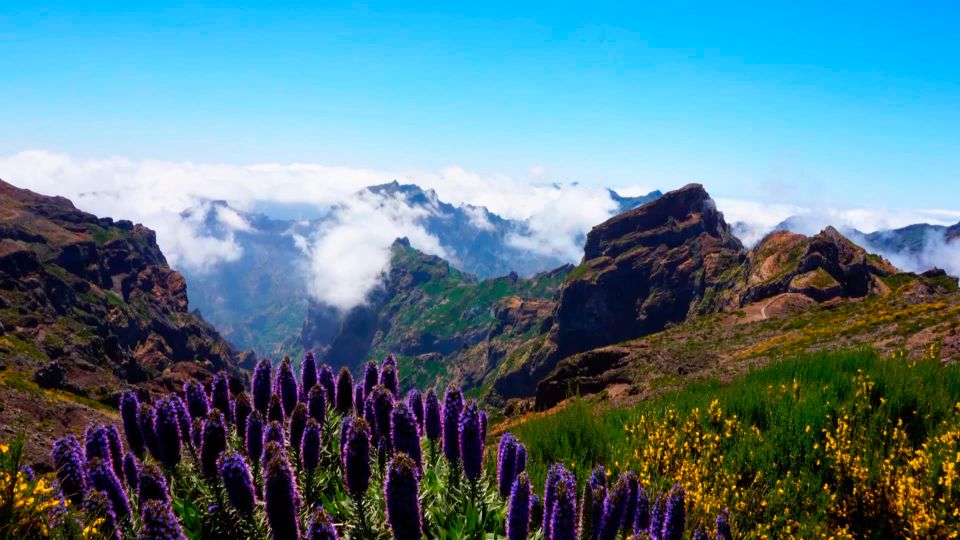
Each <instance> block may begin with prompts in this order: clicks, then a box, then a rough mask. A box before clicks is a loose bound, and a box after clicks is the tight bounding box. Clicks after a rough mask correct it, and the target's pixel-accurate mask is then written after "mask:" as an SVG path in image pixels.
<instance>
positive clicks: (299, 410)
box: [290, 403, 309, 454]
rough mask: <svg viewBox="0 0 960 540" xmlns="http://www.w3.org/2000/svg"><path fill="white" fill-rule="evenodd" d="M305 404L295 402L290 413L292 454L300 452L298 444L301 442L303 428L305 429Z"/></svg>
mask: <svg viewBox="0 0 960 540" xmlns="http://www.w3.org/2000/svg"><path fill="white" fill-rule="evenodd" d="M307 418H309V417H308V416H307V406H306V405H305V404H303V403H297V406H296V407H294V408H293V412H292V413H291V414H290V447H291V448H293V452H294V454H299V453H300V444H301V443H302V442H303V430H305V429H307Z"/></svg>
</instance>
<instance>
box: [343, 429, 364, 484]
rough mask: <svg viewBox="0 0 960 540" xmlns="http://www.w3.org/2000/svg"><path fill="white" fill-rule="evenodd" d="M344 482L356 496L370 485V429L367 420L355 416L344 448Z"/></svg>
mask: <svg viewBox="0 0 960 540" xmlns="http://www.w3.org/2000/svg"><path fill="white" fill-rule="evenodd" d="M343 454H344V456H343V464H344V484H346V486H347V491H348V492H349V493H350V495H351V496H353V497H354V498H357V497H361V496H362V495H363V494H364V493H366V492H367V488H369V487H370V430H369V428H368V426H367V421H366V420H364V419H362V418H354V419H353V425H352V426H351V427H350V430H349V433H347V440H346V444H345V445H344V449H343Z"/></svg>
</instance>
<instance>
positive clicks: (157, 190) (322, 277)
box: [0, 150, 613, 307]
mask: <svg viewBox="0 0 960 540" xmlns="http://www.w3.org/2000/svg"><path fill="white" fill-rule="evenodd" d="M0 177H2V178H4V179H5V180H7V181H10V182H13V183H14V184H16V185H18V186H21V187H26V188H29V189H32V190H34V191H37V192H40V193H45V194H51V195H52V194H56V195H62V196H65V197H67V198H69V199H70V200H72V201H73V202H74V203H75V204H76V205H77V206H78V207H79V208H81V209H83V210H86V211H89V212H92V213H94V214H97V215H100V216H111V217H115V218H124V219H131V220H133V221H137V222H141V223H144V224H145V225H147V226H149V227H151V228H153V229H154V230H156V231H157V241H158V242H159V244H160V247H161V248H162V249H163V251H164V254H165V255H166V256H167V258H168V260H169V261H170V264H171V265H172V266H174V267H176V268H181V269H186V270H193V271H207V270H210V269H211V268H213V267H215V266H216V265H217V264H219V263H221V262H224V261H233V260H236V259H237V258H238V257H240V256H241V255H242V250H241V248H240V246H239V245H238V244H237V242H236V239H235V237H234V233H235V232H240V231H247V232H249V231H250V224H249V223H246V221H245V220H244V219H243V218H242V216H241V215H239V214H237V213H236V212H233V211H231V210H229V209H222V211H221V209H219V208H218V209H217V211H216V218H217V220H218V221H219V222H220V223H221V224H222V225H223V226H224V228H225V229H226V230H227V233H226V234H225V235H223V236H222V237H214V236H210V235H208V234H207V233H205V232H204V230H203V228H202V222H201V216H204V215H206V214H207V212H206V211H203V210H204V209H206V210H209V207H205V208H204V207H203V205H205V204H207V203H208V202H209V201H214V200H225V201H227V202H228V203H229V205H230V206H231V207H232V208H237V209H240V210H244V209H249V208H252V207H254V205H255V204H257V203H265V202H266V203H295V204H309V205H313V206H315V207H318V208H330V207H332V206H342V207H343V209H345V213H343V214H342V215H341V216H340V217H339V218H338V221H337V226H336V227H335V229H333V230H331V231H326V232H323V234H322V235H321V236H319V237H317V236H315V235H304V234H302V232H301V233H298V234H299V236H300V237H299V238H298V237H294V241H295V242H299V244H298V245H300V247H301V248H302V249H303V250H304V251H305V252H309V253H311V254H312V257H313V258H312V259H311V261H312V262H311V268H312V269H313V271H314V279H313V282H312V283H311V284H310V290H311V291H312V293H313V294H314V295H315V296H317V297H318V298H320V299H322V300H327V299H330V300H331V303H333V304H334V305H339V306H341V307H346V306H347V304H349V303H350V302H351V301H358V300H357V299H359V298H362V297H364V296H365V295H366V293H367V292H369V286H370V283H373V282H375V279H374V278H371V277H370V275H371V274H370V273H369V272H367V273H364V274H363V275H364V276H365V277H364V278H363V279H360V277H359V276H357V279H355V280H346V279H345V278H346V277H349V276H340V275H339V274H338V273H337V271H338V269H333V270H323V268H321V266H324V265H332V264H334V262H335V261H339V262H340V267H339V268H344V266H346V267H348V268H349V265H344V261H351V260H352V257H354V255H355V253H357V252H358V250H360V251H363V250H370V252H371V253H370V255H371V257H373V258H372V259H371V261H372V262H370V268H373V267H376V268H377V269H378V270H382V269H383V268H384V267H383V264H381V263H382V262H383V253H384V249H385V246H389V241H392V240H393V239H394V238H395V237H397V236H408V237H410V241H411V243H412V244H413V245H414V247H417V248H418V249H422V250H424V251H427V252H431V253H438V252H440V251H441V250H440V249H439V244H438V243H437V241H436V240H435V239H433V238H432V237H430V236H429V235H428V234H426V232H425V229H423V228H422V227H421V226H419V224H418V219H420V217H419V216H410V215H406V214H403V213H402V212H401V211H400V209H398V208H397V207H396V204H395V203H389V204H384V205H383V207H382V208H380V207H379V206H378V205H380V204H381V203H372V202H371V201H369V200H365V199H363V198H361V199H360V200H358V199H357V196H356V194H357V192H358V191H360V190H362V188H364V187H366V186H370V185H374V184H381V183H385V182H388V181H390V180H391V179H394V178H396V179H399V180H401V181H402V182H408V183H416V184H418V185H419V186H421V187H422V188H424V189H427V190H429V189H434V190H435V191H436V192H437V195H438V197H439V198H440V199H441V200H443V201H445V202H449V203H452V204H454V205H465V204H473V205H476V206H485V207H487V208H488V209H489V210H490V211H491V212H493V213H496V214H499V215H500V216H502V217H505V218H509V219H518V220H529V225H530V226H529V230H528V231H526V232H525V233H524V234H522V235H517V236H515V237H513V238H511V242H513V243H514V244H515V245H517V246H518V247H523V248H525V249H530V250H531V251H532V252H534V253H537V254H550V255H558V256H561V257H564V258H566V259H567V260H570V261H573V262H575V261H577V260H578V259H579V258H580V256H581V253H582V252H581V247H582V246H581V245H580V239H581V238H582V236H583V234H584V233H585V232H586V231H588V230H589V229H590V227H591V226H593V225H595V224H597V223H600V222H601V221H603V220H605V219H606V218H607V217H609V216H610V214H611V213H612V211H613V203H612V202H611V201H610V200H609V197H608V196H607V194H606V191H605V190H604V189H602V188H591V187H585V186H580V185H563V186H556V185H553V184H543V183H541V182H540V181H539V180H536V179H532V178H531V179H518V178H513V177H510V176H508V175H504V174H497V173H494V174H480V173H476V172H472V171H468V170H466V169H464V168H462V167H459V166H455V165H454V166H449V167H445V168H443V169H440V170H437V171H407V172H404V171H378V170H373V169H361V168H348V167H335V166H325V165H318V164H308V163H293V164H279V163H260V164H253V165H233V164H216V163H214V164H204V163H194V162H187V161H184V162H174V161H162V160H150V159H148V160H132V159H127V158H123V157H111V158H106V159H87V158H75V157H72V156H68V155H65V154H59V153H54V152H49V151H46V150H29V151H25V152H20V153H17V154H13V155H9V156H5V157H0ZM434 202H436V201H434ZM374 207H376V208H379V210H380V211H379V212H370V211H369V210H370V209H371V208H374ZM191 208H193V209H198V210H197V211H195V212H193V213H192V214H191V215H190V216H187V217H183V216H181V212H183V211H184V210H186V209H191ZM472 217H473V218H474V223H475V224H476V225H478V226H481V227H490V226H491V225H490V224H489V220H488V218H487V216H486V215H485V214H483V213H482V212H481V211H478V210H475V211H474V212H473V214H472ZM351 219H353V220H356V221H354V222H353V223H355V224H356V225H357V226H358V227H362V228H368V229H374V228H376V229H377V230H376V231H374V232H375V233H376V238H374V239H370V238H367V237H366V236H364V237H363V238H366V240H365V242H372V244H366V245H363V246H352V245H350V242H348V241H347V239H350V238H352V239H353V242H359V241H360V236H358V234H359V233H358V232H357V231H353V230H352V228H351V227H350V225H351V222H350V220H351ZM374 232H371V233H367V234H368V235H369V234H374ZM291 234H293V233H292V232H291ZM387 240H389V241H387ZM371 245H372V246H374V247H370V246H371ZM337 248H339V249H341V250H343V253H335V252H334V250H335V249H337ZM351 249H352V251H351ZM364 252H366V251H364ZM340 277H343V278H344V279H342V280H339V281H338V278H340ZM351 287H359V288H358V289H356V290H350V291H349V292H347V291H346V290H345V289H347V288H351ZM364 289H365V290H364Z"/></svg>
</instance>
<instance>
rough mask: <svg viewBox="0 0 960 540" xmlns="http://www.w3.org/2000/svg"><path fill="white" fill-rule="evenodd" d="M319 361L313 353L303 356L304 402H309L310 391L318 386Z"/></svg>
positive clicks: (301, 364)
mask: <svg viewBox="0 0 960 540" xmlns="http://www.w3.org/2000/svg"><path fill="white" fill-rule="evenodd" d="M317 379H318V374H317V360H316V358H314V357H313V353H312V352H308V353H307V354H305V355H303V361H302V362H300V396H301V398H302V401H306V400H307V396H308V395H310V390H312V389H313V387H314V386H315V385H316V384H317Z"/></svg>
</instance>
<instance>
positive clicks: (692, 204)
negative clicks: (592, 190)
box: [494, 184, 744, 400]
mask: <svg viewBox="0 0 960 540" xmlns="http://www.w3.org/2000/svg"><path fill="white" fill-rule="evenodd" d="M743 259H744V250H743V246H742V245H741V244H740V241H739V240H737V238H736V237H734V236H733V234H731V232H730V227H729V226H728V225H727V223H726V222H725V221H724V220H723V215H722V214H721V213H720V212H718V211H717V209H716V205H715V204H714V202H713V200H712V199H711V198H710V196H709V195H708V194H707V192H706V191H705V190H704V189H703V187H702V186H700V185H697V184H690V185H688V186H685V187H683V188H681V189H679V190H676V191H672V192H670V193H667V194H665V195H663V196H661V197H660V198H658V199H656V200H654V201H653V202H650V203H647V204H645V205H643V206H641V207H639V208H636V209H634V210H631V211H628V212H625V213H623V214H620V215H618V216H616V217H613V218H611V219H610V220H608V221H606V222H605V223H602V224H600V225H598V226H596V227H594V228H593V230H591V231H590V233H589V234H588V235H587V240H586V245H585V247H584V257H583V261H582V262H581V263H580V265H579V266H577V267H576V268H575V269H574V270H573V271H572V272H571V273H570V275H569V276H568V279H567V280H566V282H565V283H564V285H563V288H562V289H561V293H560V298H559V302H558V303H557V306H556V308H555V311H554V314H553V326H552V327H551V329H550V331H549V334H548V335H547V336H546V339H545V340H544V341H543V342H542V344H540V346H539V347H537V348H536V350H532V351H531V352H530V353H529V354H528V355H527V356H526V357H525V358H523V359H522V361H521V362H518V363H517V365H516V366H514V368H513V369H512V370H511V371H510V372H505V373H503V375H502V376H501V377H500V378H499V379H498V380H497V381H496V383H495V395H494V398H495V400H497V399H506V398H510V397H517V396H522V395H526V394H529V393H532V391H533V389H534V388H535V386H536V384H537V382H538V381H539V380H540V378H542V377H543V376H545V375H546V374H547V373H549V372H550V371H551V370H552V369H553V368H554V366H556V364H557V362H558V361H559V360H560V359H562V358H565V357H567V356H570V355H572V354H576V353H579V352H582V351H586V350H590V349H594V348H596V347H601V346H603V345H608V344H612V343H617V342H620V341H624V340H627V339H632V338H636V337H639V336H644V335H647V334H651V333H654V332H658V331H660V330H663V329H664V328H665V327H667V325H669V324H675V323H679V322H682V321H684V320H686V319H687V318H688V317H691V316H694V315H697V314H702V313H709V312H712V311H715V310H716V309H718V307H719V305H720V298H721V293H722V292H723V291H724V290H727V289H729V288H730V286H731V280H732V279H733V272H732V271H733V270H734V269H736V268H738V267H739V266H740V265H741V264H742V261H743Z"/></svg>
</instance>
